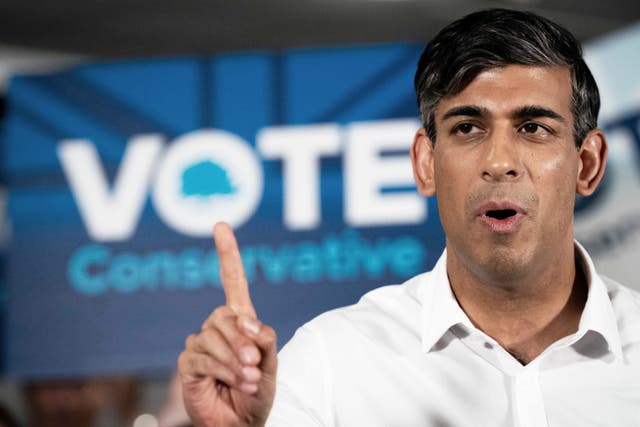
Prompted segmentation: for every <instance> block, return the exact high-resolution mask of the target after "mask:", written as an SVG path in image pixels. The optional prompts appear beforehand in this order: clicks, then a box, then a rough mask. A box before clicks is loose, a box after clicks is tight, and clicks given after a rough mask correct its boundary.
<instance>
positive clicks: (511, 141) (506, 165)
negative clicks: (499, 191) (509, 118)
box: [482, 131, 523, 182]
mask: <svg viewBox="0 0 640 427" xmlns="http://www.w3.org/2000/svg"><path fill="white" fill-rule="evenodd" d="M482 162H483V163H482V178H483V179H484V180H486V181H496V182H499V181H512V180H516V179H518V178H519V177H520V176H521V175H522V173H523V166H522V159H521V158H520V153H519V150H518V141H517V140H516V138H515V137H514V136H512V135H510V133H509V132H508V131H507V132H495V133H494V134H493V135H491V136H490V137H489V138H488V139H487V140H486V141H485V147H484V152H483V160H482Z"/></svg>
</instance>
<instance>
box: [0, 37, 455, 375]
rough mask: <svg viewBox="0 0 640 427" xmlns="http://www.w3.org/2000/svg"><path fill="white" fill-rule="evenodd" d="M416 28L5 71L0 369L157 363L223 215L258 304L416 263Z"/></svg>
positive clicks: (209, 303) (331, 296) (172, 354)
mask: <svg viewBox="0 0 640 427" xmlns="http://www.w3.org/2000/svg"><path fill="white" fill-rule="evenodd" d="M420 51H421V46H416V45H395V46H384V47H369V48H348V49H330V50H314V51H297V52H291V53H287V54H283V55H276V54H273V55H271V54H243V55H224V56H219V57H214V58H207V59H202V58H193V59H174V60H151V61H132V62H122V63H102V64H94V65H85V66H80V67H77V68H74V69H70V70H68V71H64V72H61V73H56V74H50V75H44V76H30V77H19V78H16V79H14V80H13V81H12V83H11V85H10V89H9V92H8V96H7V102H8V111H7V116H6V122H5V126H4V128H3V134H2V139H3V149H4V155H3V159H4V163H3V165H2V169H3V172H4V174H5V176H7V177H8V184H9V189H10V198H9V216H10V219H11V226H12V238H11V246H10V255H9V257H8V265H7V267H8V283H9V298H10V304H9V313H8V346H7V351H8V354H7V358H6V359H7V370H8V373H9V374H11V375H14V376H19V377H51V376H73V375H83V374H99V373H111V372H127V371H135V372H148V371H153V370H172V369H174V368H175V362H176V358H177V355H178V354H179V351H180V350H181V348H182V347H183V344H184V338H185V337H186V336H187V335H188V334H189V333H190V332H192V331H194V330H196V329H197V328H199V325H200V324H201V322H202V321H203V320H204V319H205V318H206V316H207V315H208V314H209V313H210V311H211V310H212V309H213V308H214V307H216V306H217V305H220V304H222V303H223V301H224V294H223V291H222V288H221V285H220V282H219V277H218V268H219V264H218V259H217V256H216V253H215V250H214V248H213V243H212V239H211V234H212V227H213V224H214V223H215V222H216V221H219V220H224V221H227V222H229V223H230V224H231V225H232V226H233V227H234V229H235V230H236V233H237V236H238V239H239V242H240V244H241V249H242V254H243V260H244V263H245V269H246V271H247V275H248V277H249V279H250V283H251V293H252V297H253V298H254V302H255V304H256V309H257V311H258V313H259V315H260V317H261V318H262V319H263V320H264V321H265V322H266V323H269V324H271V325H273V326H274V327H275V328H276V329H277V331H278V334H279V340H280V343H281V344H282V343H284V342H286V341H287V340H288V338H289V337H290V335H291V334H292V333H293V331H294V330H295V329H296V328H297V327H298V326H300V325H301V324H302V323H303V322H305V321H306V320H308V319H310V318H311V317H313V316H315V315H316V314H319V313H320V312H322V311H325V310H327V309H330V308H332V307H336V306H340V305H345V304H350V303H353V302H355V301H357V299H358V298H359V297H360V296H361V295H362V294H363V293H365V292H366V291H367V290H369V289H372V288H374V287H377V286H380V285H383V284H388V283H398V282H401V281H403V280H404V279H406V278H408V277H410V276H412V275H414V274H416V273H418V272H420V271H423V270H425V269H427V268H429V267H430V266H431V265H432V264H433V263H434V262H435V260H436V259H437V257H438V256H439V254H440V251H441V249H442V247H443V244H444V237H443V234H442V231H441V229H440V226H439V222H438V216H437V209H436V206H435V201H434V200H425V199H423V198H422V197H420V196H419V195H418V193H417V192H416V191H415V188H414V185H413V176H412V170H411V165H410V159H409V155H408V148H409V146H410V144H411V142H412V139H413V134H414V132H415V130H416V129H417V128H418V127H419V124H418V121H417V120H416V119H415V117H416V106H415V100H414V95H413V88H412V75H413V72H414V67H415V62H416V59H417V57H418V56H419V53H420Z"/></svg>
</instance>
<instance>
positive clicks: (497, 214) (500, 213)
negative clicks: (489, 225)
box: [485, 209, 517, 220]
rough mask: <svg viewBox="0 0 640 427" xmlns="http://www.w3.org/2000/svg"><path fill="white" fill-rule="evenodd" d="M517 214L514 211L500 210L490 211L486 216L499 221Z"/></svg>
mask: <svg viewBox="0 0 640 427" xmlns="http://www.w3.org/2000/svg"><path fill="white" fill-rule="evenodd" d="M516 214H517V212H516V211H515V210H513V209H499V210H490V211H487V213H486V214H485V215H486V216H488V217H490V218H494V219H498V220H502V219H507V218H509V217H512V216H514V215H516Z"/></svg>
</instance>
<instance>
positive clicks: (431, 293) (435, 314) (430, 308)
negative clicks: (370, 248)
mask: <svg viewBox="0 0 640 427" xmlns="http://www.w3.org/2000/svg"><path fill="white" fill-rule="evenodd" d="M574 242H575V247H576V254H577V255H578V256H579V257H580V258H581V260H582V265H583V269H584V273H585V276H586V280H587V285H588V287H589V290H588V296H587V302H586V304H585V307H584V310H583V312H582V316H581V317H580V323H579V325H578V332H577V334H576V335H577V336H578V337H583V336H584V335H585V334H586V333H587V332H588V331H595V332H597V333H598V334H600V335H601V336H602V337H603V338H604V339H605V340H606V342H607V345H608V347H609V351H611V352H612V353H613V354H614V355H615V356H616V358H618V359H621V358H622V345H621V343H620V333H619V332H618V327H617V322H616V317H615V314H614V312H613V307H612V305H611V300H610V299H609V295H608V293H607V288H606V285H605V284H604V282H603V281H602V279H601V278H600V276H598V274H597V273H596V270H595V267H594V265H593V261H592V260H591V258H590V257H589V254H588V253H587V251H586V250H585V249H584V248H583V247H582V246H581V245H580V244H579V243H578V242H577V241H574ZM424 285H425V286H422V289H421V292H422V298H421V300H422V319H421V321H422V351H424V352H429V351H430V350H431V349H432V348H433V346H434V345H435V344H436V343H437V342H438V341H439V340H440V338H442V336H443V335H444V334H445V333H446V332H447V331H449V329H451V327H452V326H455V325H458V324H462V325H464V326H465V327H467V328H468V329H470V330H472V329H475V327H474V326H473V324H472V323H471V320H469V318H468V317H467V315H466V314H465V312H464V311H463V310H462V308H461V307H460V305H459V304H458V301H457V300H456V298H455V296H454V295H453V291H452V290H451V285H450V283H449V278H448V276H447V251H446V249H445V250H444V251H443V253H442V255H441V256H440V259H438V262H437V263H436V265H435V267H434V268H433V270H432V275H431V280H430V282H429V283H424Z"/></svg>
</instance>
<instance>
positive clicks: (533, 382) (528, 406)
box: [511, 363, 548, 427]
mask: <svg viewBox="0 0 640 427" xmlns="http://www.w3.org/2000/svg"><path fill="white" fill-rule="evenodd" d="M511 384H512V394H513V404H514V416H515V420H514V421H515V422H514V424H515V425H516V426H517V427H547V426H548V423H547V415H546V411H545V407H544V400H543V399H542V390H541V389H540V371H539V365H538V363H531V364H529V365H527V366H525V367H523V369H522V370H521V371H520V372H518V373H517V374H515V375H512V376H511Z"/></svg>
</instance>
